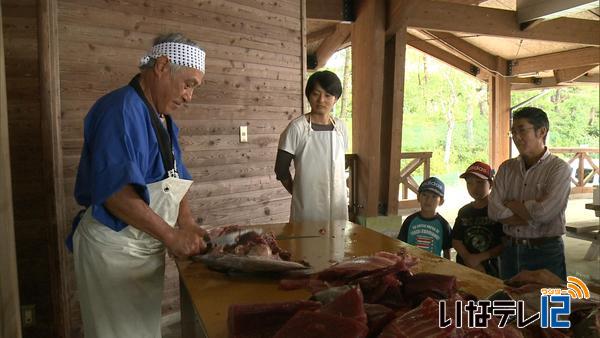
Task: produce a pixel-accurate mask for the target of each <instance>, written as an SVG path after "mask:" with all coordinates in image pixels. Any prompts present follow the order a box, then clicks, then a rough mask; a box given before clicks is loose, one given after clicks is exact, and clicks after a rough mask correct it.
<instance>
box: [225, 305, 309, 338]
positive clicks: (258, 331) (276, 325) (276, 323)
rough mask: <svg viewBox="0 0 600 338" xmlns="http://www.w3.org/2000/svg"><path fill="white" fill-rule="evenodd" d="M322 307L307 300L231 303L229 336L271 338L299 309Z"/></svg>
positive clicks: (234, 337) (233, 337)
mask: <svg viewBox="0 0 600 338" xmlns="http://www.w3.org/2000/svg"><path fill="white" fill-rule="evenodd" d="M320 307H321V304H320V303H318V302H313V301H306V300H301V301H292V302H282V303H270V304H248V305H231V306H230V307H229V314H228V319H227V326H228V329H229V337H230V338H267V337H269V338H270V337H273V335H275V333H276V332H277V331H278V330H279V329H280V328H281V327H282V326H283V325H284V324H285V323H286V322H287V321H288V320H289V319H290V318H292V317H293V316H294V315H295V314H296V313H297V312H298V311H300V310H310V311H313V310H317V309H318V308H320Z"/></svg>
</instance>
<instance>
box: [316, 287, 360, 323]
mask: <svg viewBox="0 0 600 338" xmlns="http://www.w3.org/2000/svg"><path fill="white" fill-rule="evenodd" d="M321 312H323V313H330V314H333V315H337V316H342V317H346V318H351V319H354V320H356V321H358V322H360V323H362V324H365V325H366V324H367V314H366V313H365V308H364V306H363V295H362V292H360V289H359V288H351V289H350V290H348V291H347V292H346V293H344V294H342V295H341V296H339V297H337V298H336V299H335V300H334V301H333V302H331V303H329V304H327V305H325V306H323V307H322V308H321Z"/></svg>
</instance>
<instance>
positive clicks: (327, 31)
mask: <svg viewBox="0 0 600 338" xmlns="http://www.w3.org/2000/svg"><path fill="white" fill-rule="evenodd" d="M333 32H335V25H331V26H327V27H325V28H323V29H319V30H318V31H314V32H311V33H308V34H306V41H307V42H308V43H311V42H313V41H319V40H323V39H325V38H327V37H328V36H330V35H331V34H333Z"/></svg>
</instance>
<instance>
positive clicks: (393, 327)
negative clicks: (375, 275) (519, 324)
mask: <svg viewBox="0 0 600 338" xmlns="http://www.w3.org/2000/svg"><path fill="white" fill-rule="evenodd" d="M457 300H463V299H461V298H460V296H458V295H456V294H455V295H453V296H452V297H451V298H450V299H448V300H447V301H446V318H453V319H454V318H456V316H455V302H456V301H457ZM464 301H465V300H463V302H464ZM463 305H464V304H463ZM439 306H440V305H439V301H437V300H434V299H432V298H427V299H425V300H424V301H423V303H421V305H420V306H419V307H417V308H415V309H413V310H411V311H409V312H407V313H405V314H404V315H402V316H401V317H398V318H396V319H394V320H393V321H391V322H390V323H389V324H388V325H387V326H386V327H385V328H384V329H383V332H382V333H381V334H380V335H379V338H392V337H394V338H397V337H415V338H426V337H436V338H437V337H440V338H441V337H470V338H476V337H477V338H523V336H522V335H521V333H520V332H518V331H517V330H516V329H515V328H513V327H509V326H507V327H505V328H498V320H497V319H496V318H494V317H492V318H491V319H490V321H489V322H488V327H487V328H481V329H479V328H469V327H468V326H467V325H468V324H467V323H468V319H467V312H466V311H464V310H463V311H462V312H461V317H462V324H463V325H462V326H463V327H462V328H457V327H455V326H454V322H453V323H452V324H451V325H450V326H448V327H446V328H440V327H439Z"/></svg>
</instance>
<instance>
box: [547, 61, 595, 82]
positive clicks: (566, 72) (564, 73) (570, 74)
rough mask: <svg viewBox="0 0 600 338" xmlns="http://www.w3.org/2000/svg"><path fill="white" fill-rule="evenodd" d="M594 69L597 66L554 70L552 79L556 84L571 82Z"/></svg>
mask: <svg viewBox="0 0 600 338" xmlns="http://www.w3.org/2000/svg"><path fill="white" fill-rule="evenodd" d="M596 67H597V66H593V65H592V66H581V67H574V68H565V69H555V70H554V78H555V79H556V82H557V83H565V82H573V81H575V80H577V79H578V78H580V77H582V76H584V75H585V74H587V73H588V72H589V71H591V70H592V69H594V68H596Z"/></svg>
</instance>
